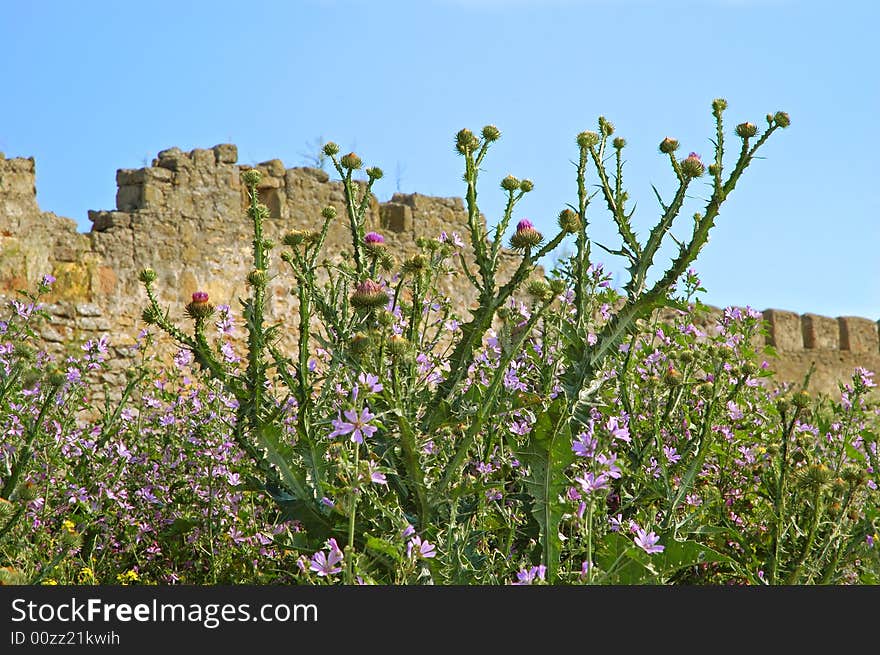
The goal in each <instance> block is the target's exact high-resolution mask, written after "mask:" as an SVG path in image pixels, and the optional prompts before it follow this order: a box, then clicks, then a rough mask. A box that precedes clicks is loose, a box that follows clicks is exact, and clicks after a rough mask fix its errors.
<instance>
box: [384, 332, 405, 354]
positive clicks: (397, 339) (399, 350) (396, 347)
mask: <svg viewBox="0 0 880 655" xmlns="http://www.w3.org/2000/svg"><path fill="white" fill-rule="evenodd" d="M409 347H410V343H409V341H407V339H406V337H403V336H401V335H399V334H392V335H391V336H390V337H388V351H389V352H390V353H391V354H392V355H394V356H396V357H400V356H402V355H406V354H407V353H408V352H409Z"/></svg>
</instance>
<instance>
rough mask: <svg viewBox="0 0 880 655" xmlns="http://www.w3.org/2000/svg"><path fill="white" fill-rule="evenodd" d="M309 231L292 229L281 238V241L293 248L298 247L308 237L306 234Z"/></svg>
mask: <svg viewBox="0 0 880 655" xmlns="http://www.w3.org/2000/svg"><path fill="white" fill-rule="evenodd" d="M307 234H308V232H306V231H305V230H296V229H294V230H291V231H290V232H288V233H287V234H285V235H284V238H283V239H281V242H282V243H283V244H284V245H285V246H290V247H291V248H296V247H297V246H298V245H300V244H301V243H302V242H303V241H305V239H306V235H307Z"/></svg>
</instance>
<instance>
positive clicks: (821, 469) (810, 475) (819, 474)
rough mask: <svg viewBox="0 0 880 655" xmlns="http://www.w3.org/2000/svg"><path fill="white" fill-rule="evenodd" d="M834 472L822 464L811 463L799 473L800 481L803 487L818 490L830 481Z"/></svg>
mask: <svg viewBox="0 0 880 655" xmlns="http://www.w3.org/2000/svg"><path fill="white" fill-rule="evenodd" d="M833 475H834V473H833V472H832V471H831V469H829V468H828V467H827V466H825V465H824V464H812V465H810V466H808V467H807V468H806V470H805V471H804V472H803V473H802V474H801V479H800V483H801V485H802V486H804V487H810V488H812V489H815V490H818V489H821V488H822V487H824V486H826V485H827V484H829V483H830V482H831V479H832V477H833Z"/></svg>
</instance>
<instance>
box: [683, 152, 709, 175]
mask: <svg viewBox="0 0 880 655" xmlns="http://www.w3.org/2000/svg"><path fill="white" fill-rule="evenodd" d="M705 171H706V167H705V166H704V165H703V162H702V161H700V156H699V155H698V154H697V153H695V152H692V153H691V154H689V155H688V156H687V157H686V158H685V159H682V160H681V172H682V173H684V175H685V177H689V178H695V177H700V176H701V175H702V174H703V173H704V172H705Z"/></svg>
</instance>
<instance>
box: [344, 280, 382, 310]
mask: <svg viewBox="0 0 880 655" xmlns="http://www.w3.org/2000/svg"><path fill="white" fill-rule="evenodd" d="M351 304H352V305H354V306H355V307H357V308H358V309H376V308H378V307H384V306H385V305H386V304H388V294H387V293H385V289H383V288H382V286H381V285H380V284H379V283H378V282H374V281H373V280H369V279H368V280H364V281H363V282H358V283H357V284H356V285H355V287H354V292H353V293H352V294H351Z"/></svg>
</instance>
